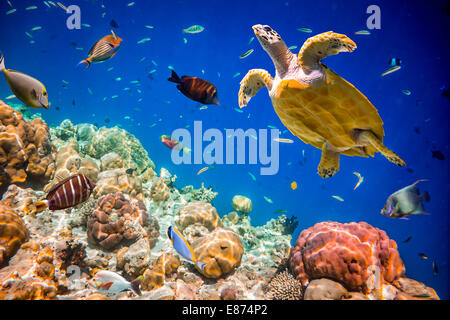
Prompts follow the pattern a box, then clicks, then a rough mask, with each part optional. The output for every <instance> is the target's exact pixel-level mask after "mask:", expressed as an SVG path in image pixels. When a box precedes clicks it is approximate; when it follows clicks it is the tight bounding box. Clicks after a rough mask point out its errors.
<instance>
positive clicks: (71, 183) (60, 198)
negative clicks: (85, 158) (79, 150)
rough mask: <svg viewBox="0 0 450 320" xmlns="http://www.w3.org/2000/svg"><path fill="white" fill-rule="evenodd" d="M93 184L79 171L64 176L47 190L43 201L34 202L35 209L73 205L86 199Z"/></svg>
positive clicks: (93, 186)
mask: <svg viewBox="0 0 450 320" xmlns="http://www.w3.org/2000/svg"><path fill="white" fill-rule="evenodd" d="M94 188H95V184H94V183H92V181H91V180H89V178H88V177H86V176H84V175H82V174H81V173H78V174H75V175H72V176H70V177H67V178H65V179H64V180H62V181H60V182H59V183H58V184H56V185H55V186H54V187H53V188H51V190H50V191H49V192H48V194H47V197H46V200H45V201H39V202H37V203H36V210H37V211H42V210H44V209H45V208H46V207H48V208H49V209H50V210H62V209H66V208H70V207H74V206H76V205H77V204H80V203H82V202H84V201H86V200H87V199H88V198H89V196H90V195H91V193H92V190H94Z"/></svg>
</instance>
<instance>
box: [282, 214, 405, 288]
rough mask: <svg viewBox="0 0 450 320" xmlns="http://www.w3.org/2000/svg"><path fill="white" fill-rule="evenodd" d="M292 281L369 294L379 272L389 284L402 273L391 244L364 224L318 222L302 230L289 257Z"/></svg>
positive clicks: (397, 254) (383, 233) (377, 230)
mask: <svg viewBox="0 0 450 320" xmlns="http://www.w3.org/2000/svg"><path fill="white" fill-rule="evenodd" d="M289 263H290V268H291V270H292V272H293V273H294V275H295V276H296V278H297V279H298V280H300V281H301V282H302V284H303V285H307V284H308V282H309V281H310V280H312V279H319V278H329V279H333V280H336V281H338V282H340V283H341V284H343V285H344V286H345V287H346V289H347V290H350V291H362V292H364V293H367V292H369V291H370V287H371V286H370V285H368V284H370V283H372V282H373V281H374V280H373V279H374V277H375V276H376V273H377V272H378V271H379V275H380V277H381V279H384V280H385V281H387V282H392V281H394V280H395V279H397V278H398V277H400V276H402V275H403V274H404V272H405V267H404V265H403V262H402V260H401V258H400V255H399V253H398V251H397V244H396V243H395V241H393V240H391V239H389V238H388V236H387V235H386V233H385V232H384V231H382V230H380V229H378V228H374V227H372V226H371V225H369V224H367V223H365V222H359V223H356V222H352V223H338V222H321V223H317V224H315V225H314V226H313V227H311V228H308V229H306V230H303V231H302V233H301V234H300V236H299V237H298V239H297V241H296V243H295V247H293V248H292V249H291V253H290V257H289Z"/></svg>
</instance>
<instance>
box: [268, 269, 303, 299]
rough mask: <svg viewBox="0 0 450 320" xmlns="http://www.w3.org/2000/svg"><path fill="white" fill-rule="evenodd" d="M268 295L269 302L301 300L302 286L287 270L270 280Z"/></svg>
mask: <svg viewBox="0 0 450 320" xmlns="http://www.w3.org/2000/svg"><path fill="white" fill-rule="evenodd" d="M267 294H268V297H267V299H269V300H300V299H301V297H302V284H301V283H300V281H298V280H297V279H295V278H294V277H293V276H292V274H290V273H289V272H288V271H287V270H285V271H283V272H280V273H278V274H276V275H275V276H274V277H273V279H271V280H270V282H269V284H268V292H267Z"/></svg>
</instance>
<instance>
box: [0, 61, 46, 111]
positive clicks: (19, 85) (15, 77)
mask: <svg viewBox="0 0 450 320" xmlns="http://www.w3.org/2000/svg"><path fill="white" fill-rule="evenodd" d="M0 71H2V72H3V73H4V74H5V79H6V82H7V83H8V86H9V88H10V89H11V91H12V92H13V93H14V95H15V96H16V97H17V98H18V99H19V100H20V101H22V102H23V103H24V104H26V105H27V106H29V107H31V108H45V109H48V108H49V107H50V106H49V104H48V94H47V89H45V86H44V85H43V84H42V83H41V82H40V81H39V80H37V79H35V78H33V77H31V76H29V75H27V74H25V73H22V72H19V71H15V70H10V69H6V68H5V57H4V56H3V54H1V55H0Z"/></svg>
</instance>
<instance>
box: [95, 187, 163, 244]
mask: <svg viewBox="0 0 450 320" xmlns="http://www.w3.org/2000/svg"><path fill="white" fill-rule="evenodd" d="M113 213H114V215H113ZM113 216H114V217H113ZM136 221H137V222H139V223H137V224H136V223H134V222H136ZM87 229H88V230H87V234H88V239H89V241H90V242H91V243H94V244H98V245H100V246H102V247H103V248H105V249H112V248H114V247H116V246H117V245H118V244H119V243H120V242H121V241H122V240H123V239H125V240H135V239H136V238H137V237H138V234H141V235H142V236H143V237H144V238H146V239H147V240H148V242H149V245H150V247H152V246H154V245H155V243H156V239H157V238H158V237H159V225H158V222H157V221H156V219H154V218H152V217H149V215H148V213H147V210H146V208H145V205H144V204H143V203H142V202H141V201H139V200H135V199H131V200H130V199H129V198H128V196H126V195H125V194H123V193H120V192H118V193H114V194H108V195H106V196H103V197H102V198H100V201H99V203H98V205H97V208H96V209H95V211H94V216H93V217H91V218H90V219H89V220H88V223H87Z"/></svg>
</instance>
